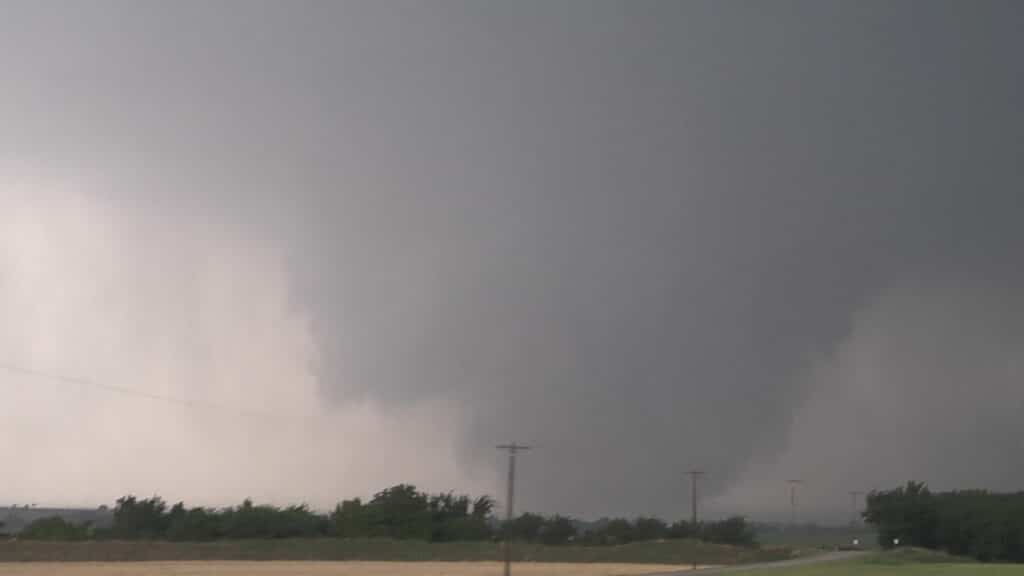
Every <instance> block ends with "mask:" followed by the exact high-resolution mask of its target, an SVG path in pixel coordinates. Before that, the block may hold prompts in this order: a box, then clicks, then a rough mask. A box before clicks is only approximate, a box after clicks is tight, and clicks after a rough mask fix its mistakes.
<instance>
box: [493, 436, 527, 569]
mask: <svg viewBox="0 0 1024 576" xmlns="http://www.w3.org/2000/svg"><path fill="white" fill-rule="evenodd" d="M529 449H530V447H529V446H524V445H522V444H516V443H515V442H513V443H511V444H502V445H500V446H498V450H504V451H506V452H508V497H507V499H506V500H505V530H506V532H505V543H504V548H505V576H510V575H511V574H512V543H511V542H509V534H508V525H509V523H510V522H512V518H513V506H514V504H515V498H516V454H518V453H520V452H526V451H527V450H529Z"/></svg>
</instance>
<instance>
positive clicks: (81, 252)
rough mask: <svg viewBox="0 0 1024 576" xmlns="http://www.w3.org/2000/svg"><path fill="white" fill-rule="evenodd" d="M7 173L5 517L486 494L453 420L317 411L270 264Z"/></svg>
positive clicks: (191, 227) (0, 487)
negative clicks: (405, 494) (387, 493)
mask: <svg viewBox="0 0 1024 576" xmlns="http://www.w3.org/2000/svg"><path fill="white" fill-rule="evenodd" d="M101 186H102V184H101V183H99V182H97V181H95V180H92V181H90V180H82V181H75V180H74V179H66V178H53V177H50V175H48V174H45V173H44V172H43V171H40V170H38V169H33V168H30V167H26V166H24V165H14V164H11V165H7V166H5V167H2V168H0V363H3V364H6V365H12V366H17V367H22V368H26V369H30V370H36V371H41V372H47V373H52V374H59V375H63V376H72V377H76V378H82V379H87V380H89V381H92V382H95V383H99V384H102V385H106V386H113V387H120V388H127V389H132V390H137V391H139V392H140V393H144V394H151V395H157V396H162V397H165V398H170V399H178V400H188V401H191V402H194V403H195V405H193V406H191V407H189V406H183V405H180V404H177V403H174V402H169V401H164V400H157V399H151V398H146V397H143V396H139V395H131V394H125V393H119V392H116V391H113V390H109V389H104V388H101V387H98V386H90V385H85V384H75V383H72V382H66V381H59V380H55V379H51V378H46V377H40V376H33V375H27V374H23V373H18V372H14V371H10V370H0V454H3V456H4V461H5V464H4V466H3V472H2V479H3V480H2V482H0V504H8V503H39V504H40V505H43V504H47V505H95V504H101V503H111V502H112V501H113V500H114V499H116V498H117V497H119V496H121V495H124V494H128V493H133V494H137V495H151V494H160V495H162V496H164V497H165V498H167V499H171V500H174V499H179V498H187V499H188V501H189V502H190V503H193V504H204V505H228V504H233V503H237V502H239V501H240V500H241V499H242V498H244V497H252V498H254V499H256V500H257V501H267V502H274V503H290V502H308V503H310V504H311V505H314V506H316V507H328V506H332V505H333V504H334V503H335V502H337V501H339V500H340V499H342V498H348V497H352V496H366V495H369V494H371V493H372V492H373V491H375V490H376V489H379V488H382V487H385V486H387V485H391V484H394V483H398V482H414V483H418V484H419V485H421V487H423V488H426V489H431V490H441V489H451V488H455V489H463V490H468V491H472V492H475V493H476V492H487V493H494V492H495V486H496V484H495V481H496V480H495V479H494V478H493V477H491V474H490V472H489V471H481V470H467V469H465V468H464V467H462V466H460V463H459V462H457V458H456V454H455V448H454V447H455V446H456V445H457V442H456V441H455V439H456V437H457V435H458V434H459V433H460V429H461V427H462V417H461V415H460V410H459V408H458V406H457V405H455V404H452V403H448V402H446V401H445V400H443V399H438V398H436V397H435V398H432V399H427V400H424V401H422V402H418V403H413V404H410V405H406V406H399V407H388V408H387V410H383V409H382V407H381V405H379V404H375V403H373V402H372V401H364V402H350V403H346V404H343V405H337V404H336V403H326V402H322V401H321V399H320V390H321V387H320V385H319V383H318V382H317V379H316V377H315V374H316V366H317V345H316V341H315V339H314V338H313V336H312V335H311V332H310V327H309V325H308V322H307V319H306V318H305V317H304V316H303V313H302V311H301V310H299V309H297V308H296V306H295V305H294V299H293V298H291V297H290V294H289V278H288V277H287V274H286V271H285V268H284V261H283V255H282V254H281V253H279V252H278V251H277V250H276V249H275V247H274V246H273V245H268V244H261V243H260V241H259V240H257V239H254V238H244V237H242V233H241V232H239V231H238V230H233V229H227V228H219V227H218V226H216V225H215V223H210V222H206V223H197V222H194V221H188V220H186V219H184V218H181V217H180V216H179V217H171V216H167V217H162V216H161V215H160V214H158V213H155V210H151V209H144V208H139V207H138V206H135V207H128V206H124V205H118V204H116V203H112V202H110V201H104V200H100V199H99V195H96V194H93V193H92V191H93V190H95V189H97V188H98V187H101Z"/></svg>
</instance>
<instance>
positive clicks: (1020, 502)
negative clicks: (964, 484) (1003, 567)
mask: <svg viewBox="0 0 1024 576" xmlns="http://www.w3.org/2000/svg"><path fill="white" fill-rule="evenodd" d="M864 519H865V520H866V521H867V522H868V523H869V524H872V525H874V526H876V527H877V528H878V538H879V543H880V544H881V545H882V546H883V547H886V548H891V547H893V546H896V545H900V546H902V545H908V546H919V547H922V548H931V549H934V550H943V551H946V552H948V553H950V554H955V555H959V556H970V557H973V558H975V559H977V560H980V561H983V562H989V561H1002V562H1024V492H1016V493H1009V494H1004V493H994V492H988V491H985V490H965V491H953V492H932V491H930V490H929V489H928V487H927V486H926V485H925V484H924V483H921V482H908V483H907V485H906V486H901V487H899V488H896V489H894V490H885V491H874V492H871V493H870V494H868V497H867V506H866V509H865V511H864Z"/></svg>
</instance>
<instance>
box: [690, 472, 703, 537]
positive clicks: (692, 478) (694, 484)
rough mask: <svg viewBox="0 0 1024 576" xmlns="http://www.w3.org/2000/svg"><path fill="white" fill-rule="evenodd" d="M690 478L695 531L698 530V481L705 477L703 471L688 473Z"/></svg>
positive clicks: (691, 515) (691, 520) (692, 516)
mask: <svg viewBox="0 0 1024 576" xmlns="http://www.w3.org/2000/svg"><path fill="white" fill-rule="evenodd" d="M687 474H688V475H689V476H690V522H691V523H692V524H693V529H694V530H696V529H697V480H699V479H700V477H701V476H703V475H704V471H703V470H690V471H689V472H687Z"/></svg>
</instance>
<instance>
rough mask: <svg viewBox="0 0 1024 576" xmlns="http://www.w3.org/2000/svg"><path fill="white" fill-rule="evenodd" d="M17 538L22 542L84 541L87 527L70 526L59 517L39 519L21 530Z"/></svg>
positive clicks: (87, 533) (85, 525)
mask: <svg viewBox="0 0 1024 576" xmlns="http://www.w3.org/2000/svg"><path fill="white" fill-rule="evenodd" d="M18 537H19V538H21V539H23V540H61V541H74V540H86V539H88V538H89V525H88V524H72V523H70V522H67V521H65V520H64V519H63V518H61V517H59V516H53V517H51V518H40V519H39V520H36V521H35V522H32V523H31V524H29V525H28V526H26V527H25V528H23V529H22V531H21V532H20V533H19V534H18Z"/></svg>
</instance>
